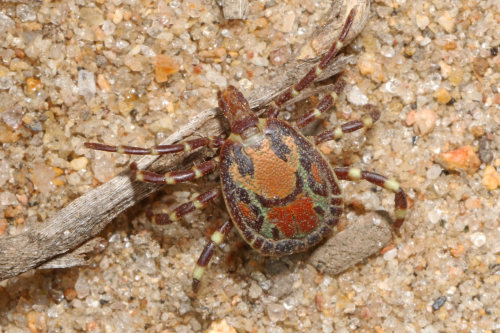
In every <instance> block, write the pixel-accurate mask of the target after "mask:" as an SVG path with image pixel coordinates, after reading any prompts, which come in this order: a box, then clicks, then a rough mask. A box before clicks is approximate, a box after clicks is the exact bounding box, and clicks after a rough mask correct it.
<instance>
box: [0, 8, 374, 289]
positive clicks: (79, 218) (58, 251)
mask: <svg viewBox="0 0 500 333" xmlns="http://www.w3.org/2000/svg"><path fill="white" fill-rule="evenodd" d="M357 2H359V3H360V4H361V5H360V6H359V7H358V10H357V15H356V19H355V21H354V24H353V28H352V31H354V32H359V31H361V28H362V26H359V25H363V24H364V22H365V21H366V17H367V15H368V10H367V8H368V7H367V5H364V6H363V4H365V3H369V1H368V0H359V1H357ZM339 12H340V11H339ZM341 12H342V15H340V17H336V15H337V14H338V13H337V12H335V11H332V12H331V15H332V17H331V18H329V20H330V25H327V26H326V27H323V28H321V30H323V29H333V30H334V32H329V33H328V35H329V38H328V39H323V40H321V41H320V42H318V41H317V39H316V37H313V38H311V40H310V41H309V42H308V43H307V44H306V45H304V46H303V48H302V49H304V48H310V47H311V46H310V45H319V44H321V45H322V47H321V48H319V47H314V49H321V50H326V49H327V48H328V47H329V46H330V45H331V43H332V42H333V40H335V38H336V37H337V35H338V33H339V30H340V28H341V26H342V24H339V23H338V21H340V22H343V21H342V20H343V19H345V16H346V15H347V11H346V10H345V8H343V9H342V11H341ZM334 22H335V23H334ZM332 25H333V28H332ZM335 27H337V30H335ZM315 36H321V33H318V34H315ZM354 37H355V34H350V35H349V37H348V40H349V41H350V40H352V39H353V38H354ZM323 43H324V44H323ZM297 54H298V55H300V54H304V52H302V51H299V52H298V53H297ZM317 59H319V58H316V60H317ZM351 60H353V57H339V58H337V59H335V62H334V63H333V64H332V65H331V66H329V67H328V70H325V71H324V72H323V75H322V76H321V77H320V78H319V79H318V80H323V79H325V78H328V77H331V76H333V75H335V74H337V73H339V72H341V71H342V69H343V68H344V67H345V65H346V64H347V63H348V62H350V61H351ZM310 62H311V61H305V62H304V61H302V60H298V59H295V60H293V61H291V62H290V63H289V64H286V65H284V67H280V68H278V69H277V70H276V73H278V74H277V75H276V76H274V77H273V78H272V79H271V80H270V83H269V85H268V86H266V87H262V88H260V89H258V91H254V93H253V94H252V96H250V97H249V101H250V104H251V106H252V107H253V108H260V107H262V106H263V105H265V104H266V103H267V102H268V101H270V100H271V99H272V98H273V97H274V96H276V95H277V94H278V93H279V92H280V91H281V90H283V89H285V88H286V87H287V86H289V85H290V84H291V83H292V82H293V81H295V80H296V78H297V77H300V76H302V75H304V74H305V72H306V71H307V70H309V68H310ZM216 115H217V109H215V108H214V109H208V110H204V111H201V112H200V113H199V114H198V115H197V116H196V117H194V118H193V119H192V120H191V121H190V122H189V124H187V125H186V126H184V127H182V128H181V129H179V130H178V131H176V132H175V133H173V134H172V135H170V136H169V137H168V138H167V139H166V140H164V141H163V142H161V144H171V143H174V142H176V141H179V140H182V139H184V138H186V137H188V136H189V135H191V134H192V133H194V132H196V133H197V134H198V135H218V134H220V133H221V132H222V127H221V124H220V122H219V121H218V119H217V118H216ZM187 156H188V154H179V155H174V156H163V157H161V158H158V157H157V156H144V157H142V158H140V159H138V160H137V161H136V163H137V166H138V167H139V168H141V169H144V168H150V169H151V170H155V171H159V170H162V171H166V170H172V169H174V168H178V167H179V164H181V163H182V160H183V158H185V157H187ZM195 162H196V161H195ZM159 188H160V186H156V185H152V184H146V183H140V182H131V181H130V177H129V171H128V170H127V171H124V172H122V173H120V174H119V175H118V176H116V177H115V178H113V179H111V180H110V181H109V182H107V183H105V184H103V185H101V186H99V187H97V188H95V189H94V190H92V191H90V192H88V193H86V194H84V195H83V196H81V197H79V198H77V199H76V200H74V201H72V202H71V203H70V204H68V205H67V206H66V207H65V208H63V209H62V210H61V211H60V212H59V213H58V214H57V215H56V216H54V217H53V218H51V219H49V220H47V221H45V222H44V223H40V224H38V225H36V226H35V227H33V228H32V229H30V230H28V231H26V232H24V233H22V234H19V235H15V236H9V237H5V238H0V280H3V279H7V278H10V277H13V276H16V275H18V274H21V273H23V272H26V271H28V270H30V269H33V268H37V267H40V266H42V265H45V266H44V267H69V266H73V265H72V263H71V260H69V262H68V260H65V259H67V258H71V257H72V256H74V253H86V249H85V248H84V249H83V251H82V252H79V250H77V248H78V247H80V246H82V244H84V243H86V242H87V241H89V240H90V239H92V238H94V237H96V236H97V235H98V234H99V233H100V232H101V231H102V230H103V229H104V228H105V227H106V226H107V225H108V224H109V223H110V222H111V221H112V220H113V218H115V217H116V216H117V215H118V214H120V213H121V212H123V211H124V210H125V209H127V208H129V207H131V206H132V205H134V204H136V203H137V202H139V201H140V200H142V199H144V198H145V197H147V196H149V195H150V194H151V193H153V192H155V191H157V190H158V189H159ZM87 252H88V251H87ZM65 256H67V258H64V257H65ZM54 260H55V261H54ZM51 261H54V262H52V263H50V262H51ZM80 262H81V261H80Z"/></svg>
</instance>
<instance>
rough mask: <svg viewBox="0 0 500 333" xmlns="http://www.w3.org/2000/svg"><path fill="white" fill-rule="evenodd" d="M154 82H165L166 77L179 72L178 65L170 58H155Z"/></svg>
mask: <svg viewBox="0 0 500 333" xmlns="http://www.w3.org/2000/svg"><path fill="white" fill-rule="evenodd" d="M154 65H155V80H156V82H158V83H162V82H167V81H168V77H169V76H170V75H172V74H175V73H177V72H178V71H179V68H180V66H179V64H178V63H177V62H176V61H175V60H174V59H173V58H171V57H169V56H167V55H164V54H158V55H156V58H155V63H154Z"/></svg>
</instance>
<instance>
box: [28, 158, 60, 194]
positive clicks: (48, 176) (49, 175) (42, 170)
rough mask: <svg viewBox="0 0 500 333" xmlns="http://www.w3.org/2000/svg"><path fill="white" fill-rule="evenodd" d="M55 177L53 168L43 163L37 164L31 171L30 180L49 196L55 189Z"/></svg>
mask: <svg viewBox="0 0 500 333" xmlns="http://www.w3.org/2000/svg"><path fill="white" fill-rule="evenodd" d="M54 177H55V173H54V170H53V169H52V168H51V167H49V166H47V165H45V164H43V163H37V164H35V167H34V168H33V170H32V171H31V175H30V180H31V182H32V183H33V185H35V188H36V189H37V190H39V191H40V192H42V193H45V194H47V193H49V192H51V191H53V190H54V189H55V185H54V183H53V182H52V179H53V178H54Z"/></svg>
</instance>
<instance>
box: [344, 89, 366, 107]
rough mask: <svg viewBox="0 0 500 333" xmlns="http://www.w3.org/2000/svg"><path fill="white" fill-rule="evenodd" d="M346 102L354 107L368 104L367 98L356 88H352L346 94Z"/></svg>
mask: <svg viewBox="0 0 500 333" xmlns="http://www.w3.org/2000/svg"><path fill="white" fill-rule="evenodd" d="M347 100H348V101H349V102H350V103H352V104H354V105H360V106H361V105H366V104H368V97H367V96H366V95H365V94H363V93H362V92H361V90H359V88H358V86H353V87H352V89H351V90H350V91H349V92H348V93H347Z"/></svg>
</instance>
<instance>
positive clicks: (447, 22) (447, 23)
mask: <svg viewBox="0 0 500 333" xmlns="http://www.w3.org/2000/svg"><path fill="white" fill-rule="evenodd" d="M438 23H439V25H440V26H441V27H442V28H443V29H444V30H445V31H446V32H447V33H451V32H453V29H454V28H455V18H454V17H452V16H451V14H450V12H449V11H447V10H445V11H444V12H443V14H441V16H440V17H439V18H438Z"/></svg>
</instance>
